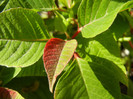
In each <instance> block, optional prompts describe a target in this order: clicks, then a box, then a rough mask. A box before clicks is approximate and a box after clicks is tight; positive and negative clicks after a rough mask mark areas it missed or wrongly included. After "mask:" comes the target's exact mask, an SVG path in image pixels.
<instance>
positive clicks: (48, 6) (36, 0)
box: [4, 0, 56, 11]
mask: <svg viewBox="0 0 133 99" xmlns="http://www.w3.org/2000/svg"><path fill="white" fill-rule="evenodd" d="M17 7H23V8H30V9H35V10H44V11H50V10H53V9H55V8H56V6H55V3H54V0H9V1H8V3H7V5H6V7H5V8H4V10H7V9H10V8H17Z"/></svg>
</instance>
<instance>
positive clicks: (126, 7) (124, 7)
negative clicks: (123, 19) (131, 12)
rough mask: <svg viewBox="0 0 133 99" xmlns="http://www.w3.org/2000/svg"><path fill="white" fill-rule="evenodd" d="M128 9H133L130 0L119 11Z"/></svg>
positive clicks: (132, 2) (132, 3)
mask: <svg viewBox="0 0 133 99" xmlns="http://www.w3.org/2000/svg"><path fill="white" fill-rule="evenodd" d="M130 8H133V1H132V0H129V1H128V2H127V3H126V4H125V5H124V6H123V8H122V9H121V11H123V10H127V9H130Z"/></svg>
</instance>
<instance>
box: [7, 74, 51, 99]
mask: <svg viewBox="0 0 133 99" xmlns="http://www.w3.org/2000/svg"><path fill="white" fill-rule="evenodd" d="M5 86H6V87H8V88H11V89H13V90H16V91H18V92H19V93H20V94H21V95H22V96H23V97H24V99H53V96H52V94H51V93H50V91H49V87H48V81H47V77H43V76H42V77H36V76H34V77H19V78H14V79H13V80H12V81H10V82H9V83H8V84H7V85H5Z"/></svg>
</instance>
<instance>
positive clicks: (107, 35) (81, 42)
mask: <svg viewBox="0 0 133 99" xmlns="http://www.w3.org/2000/svg"><path fill="white" fill-rule="evenodd" d="M112 33H113V32H112V31H111V30H108V31H106V32H104V33H102V34H100V35H98V36H96V37H95V38H92V39H85V38H83V37H81V35H78V37H77V41H78V47H77V52H78V53H79V55H80V56H81V57H82V58H84V59H85V60H87V61H93V62H97V63H99V64H103V65H104V60H102V59H100V60H99V58H96V57H100V58H103V59H107V60H109V61H112V62H113V63H114V64H116V65H117V66H118V67H119V68H121V69H122V70H123V72H124V73H126V70H125V67H124V66H123V64H122V61H121V59H120V49H119V48H118V45H117V43H116V41H115V39H114V37H113V35H112ZM122 78H125V77H122ZM125 79H126V78H125Z"/></svg>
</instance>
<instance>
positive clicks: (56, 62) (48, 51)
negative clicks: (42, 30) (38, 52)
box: [43, 38, 77, 92]
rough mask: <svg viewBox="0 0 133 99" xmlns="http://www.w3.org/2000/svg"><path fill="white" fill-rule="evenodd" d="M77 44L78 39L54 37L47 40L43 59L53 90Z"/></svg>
mask: <svg viewBox="0 0 133 99" xmlns="http://www.w3.org/2000/svg"><path fill="white" fill-rule="evenodd" d="M76 46H77V42H76V40H70V41H64V40H62V39H58V38H52V39H50V40H49V41H48V42H47V44H46V46H45V48H44V54H43V61H44V66H45V70H46V72H47V75H48V79H49V86H50V91H51V92H52V90H53V86H54V83H55V81H56V78H57V76H58V75H59V74H60V73H61V72H62V71H63V69H64V68H65V66H66V65H67V63H68V62H69V60H70V59H71V57H72V55H73V53H74V51H75V49H76Z"/></svg>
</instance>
